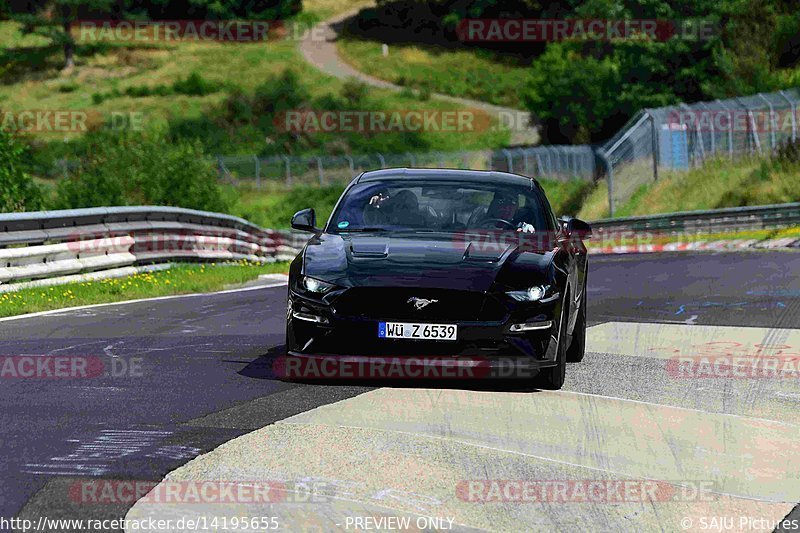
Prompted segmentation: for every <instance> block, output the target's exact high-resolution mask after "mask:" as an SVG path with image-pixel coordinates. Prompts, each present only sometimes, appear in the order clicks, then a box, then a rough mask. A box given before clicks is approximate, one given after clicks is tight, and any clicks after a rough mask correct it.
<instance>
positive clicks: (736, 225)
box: [0, 203, 800, 292]
mask: <svg viewBox="0 0 800 533" xmlns="http://www.w3.org/2000/svg"><path fill="white" fill-rule="evenodd" d="M591 225H592V228H593V230H594V231H595V233H596V234H597V236H598V237H600V238H602V237H603V235H604V234H611V233H612V232H614V233H619V232H623V231H631V232H642V231H653V232H660V233H709V232H724V231H734V230H747V229H765V228H781V227H793V226H800V203H791V204H779V205H766V206H755V207H735V208H728V209H715V210H708V211H685V212H679V213H669V214H664V215H648V216H639V217H626V218H612V219H603V220H596V221H594V222H592V223H591ZM308 238H309V235H308V234H305V233H300V232H295V231H290V230H271V229H264V228H261V227H259V226H256V225H254V224H252V223H250V222H248V221H247V220H244V219H242V218H238V217H234V216H230V215H223V214H219V213H209V212H205V211H195V210H192V209H182V208H176V207H149V206H141V207H108V208H105V207H103V208H91V209H75V210H65V211H41V212H35V213H11V214H0V292H6V291H8V290H14V287H21V286H23V285H27V284H30V283H34V284H35V283H39V282H40V281H36V280H47V282H46V284H58V283H66V282H69V281H81V280H85V279H102V278H104V277H115V276H116V275H119V276H124V275H130V274H132V273H134V272H135V270H133V268H134V267H140V266H142V265H154V264H159V263H171V262H175V261H237V260H248V261H253V262H262V263H270V262H275V261H290V260H291V259H293V258H294V256H295V255H296V254H297V253H298V251H299V250H300V248H302V246H303V245H304V244H305V242H306V241H307V240H308ZM87 276H89V277H87ZM27 280H32V281H30V282H28V281H27Z"/></svg>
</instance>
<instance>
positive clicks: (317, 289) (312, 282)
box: [298, 276, 336, 295]
mask: <svg viewBox="0 0 800 533" xmlns="http://www.w3.org/2000/svg"><path fill="white" fill-rule="evenodd" d="M298 284H299V285H300V288H302V289H303V290H305V291H308V292H310V293H313V294H320V295H322V294H327V293H329V292H330V291H332V290H333V289H335V288H336V285H334V284H333V283H328V282H327V281H322V280H321V279H317V278H312V277H309V276H301V277H300V281H299V283H298Z"/></svg>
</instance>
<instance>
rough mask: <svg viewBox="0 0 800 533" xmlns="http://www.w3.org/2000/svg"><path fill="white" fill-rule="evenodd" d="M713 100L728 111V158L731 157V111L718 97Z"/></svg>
mask: <svg viewBox="0 0 800 533" xmlns="http://www.w3.org/2000/svg"><path fill="white" fill-rule="evenodd" d="M715 102H717V103H718V104H719V105H720V106H722V109H724V110H726V111H727V112H728V159H733V111H732V110H731V109H729V108H728V106H726V105H725V102H723V101H722V100H720V99H719V98H717V99H716V100H715Z"/></svg>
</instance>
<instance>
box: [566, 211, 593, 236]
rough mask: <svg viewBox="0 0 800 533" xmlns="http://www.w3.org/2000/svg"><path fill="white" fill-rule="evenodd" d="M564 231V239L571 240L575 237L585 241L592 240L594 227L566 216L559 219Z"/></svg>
mask: <svg viewBox="0 0 800 533" xmlns="http://www.w3.org/2000/svg"><path fill="white" fill-rule="evenodd" d="M558 220H559V222H561V227H562V228H563V229H564V237H565V238H567V239H571V238H572V237H573V236H575V237H577V238H579V239H581V240H585V239H591V238H592V227H591V226H590V225H589V224H587V223H586V222H584V221H583V220H581V219H579V218H573V217H569V216H564V217H561V218H559V219H558Z"/></svg>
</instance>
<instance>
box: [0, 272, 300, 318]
mask: <svg viewBox="0 0 800 533" xmlns="http://www.w3.org/2000/svg"><path fill="white" fill-rule="evenodd" d="M286 284H287V282H286V281H281V282H277V283H270V284H269V285H259V286H258V287H243V288H241V289H229V290H224V291H216V292H197V293H193V294H175V295H172V296H158V297H155V298H140V299H138V300H123V301H121V302H107V303H102V304H91V305H80V306H77V307H65V308H63V309H51V310H50V311H39V312H37V313H28V314H26V315H17V316H7V317H3V318H0V322H10V321H12V320H22V319H25V318H36V317H40V316H53V315H56V316H57V315H61V314H69V313H71V312H73V311H81V310H83V309H98V308H101V307H111V306H114V305H128V304H135V303H141V302H158V301H161V300H176V299H178V298H193V297H196V296H216V295H218V294H232V293H236V292H249V291H258V290H261V289H272V288H274V287H282V286H284V285H286Z"/></svg>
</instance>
